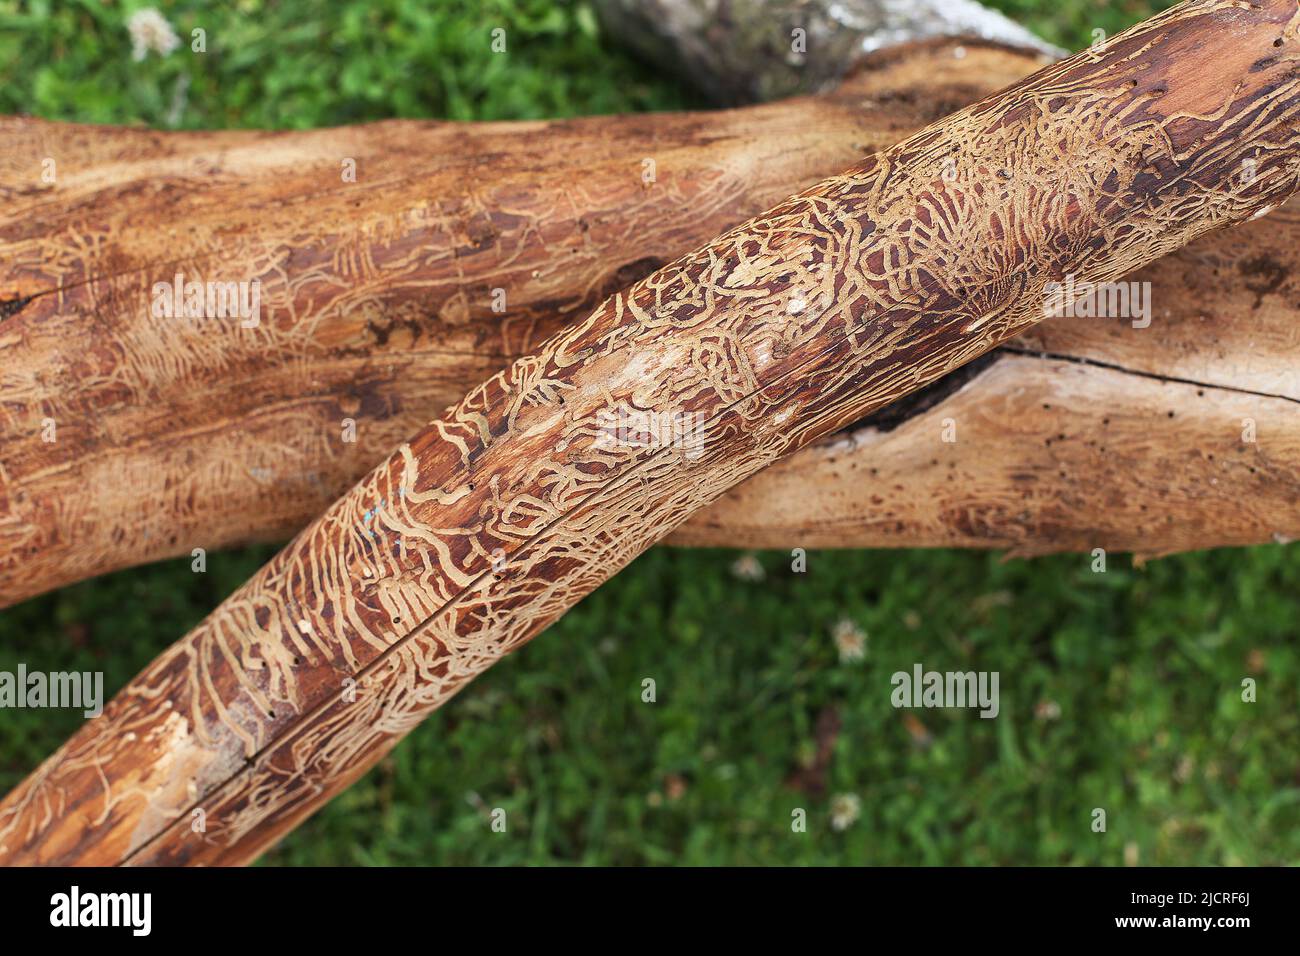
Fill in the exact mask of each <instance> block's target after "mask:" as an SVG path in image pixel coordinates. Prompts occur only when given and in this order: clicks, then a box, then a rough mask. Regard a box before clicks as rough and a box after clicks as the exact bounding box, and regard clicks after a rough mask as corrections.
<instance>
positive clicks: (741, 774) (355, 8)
mask: <svg viewBox="0 0 1300 956" xmlns="http://www.w3.org/2000/svg"><path fill="white" fill-rule="evenodd" d="M146 5H147V4H143V3H141V4H134V3H126V4H116V3H104V4H100V3H93V2H89V0H82V2H76V0H69V2H59V3H52V2H30V3H16V2H13V0H0V112H5V113H16V112H28V113H33V114H36V115H39V116H43V117H47V118H51V119H63V120H79V121H85V122H98V123H144V124H148V125H151V126H156V127H160V128H219V127H277V128H307V127H314V126H321V125H329V124H339V123H354V122H361V121H365V120H373V119H381V118H385V117H392V116H402V117H445V118H454V119H518V118H533V117H548V116H570V115H576V114H583V113H610V112H620V111H636V110H647V109H677V108H687V107H697V106H699V105H701V101H700V100H699V99H698V97H697V96H696V95H695V94H693V93H692V92H691V91H690V90H688V89H686V88H684V87H683V86H681V85H680V84H679V83H678V82H677V81H676V80H675V79H674V78H673V77H671V76H664V75H660V74H657V73H656V72H655V71H654V69H653V68H651V67H649V66H646V65H643V64H641V63H638V62H636V61H635V60H633V59H631V58H630V57H629V56H628V55H627V54H625V53H623V52H621V51H620V50H619V49H617V48H614V47H612V46H611V45H610V44H608V43H607V42H605V41H603V40H602V37H601V35H600V31H599V27H598V25H597V21H596V18H595V17H594V16H593V14H592V11H591V9H590V8H589V7H588V6H587V5H586V4H585V3H580V2H579V3H562V4H553V3H549V2H544V0H454V2H453V0H425V2H417V0H360V2H352V0H348V2H342V0H339V2H330V3H312V2H307V0H283V2H261V0H236V2H233V3H228V4H210V3H200V2H197V0H195V2H178V3H171V2H159V3H156V4H155V5H156V6H157V7H158V8H159V9H161V11H162V12H163V14H164V15H165V16H166V17H167V19H168V20H169V21H170V22H171V24H172V25H173V27H174V28H175V29H176V32H177V33H178V35H180V37H181V38H182V40H183V41H184V40H185V39H186V38H187V37H188V36H189V31H190V30H191V29H193V28H194V27H203V28H204V29H205V30H206V31H207V37H208V52H207V54H206V55H205V56H191V55H188V53H187V52H177V53H174V54H172V55H170V56H167V57H159V56H157V55H150V56H149V57H148V58H146V59H145V60H144V61H143V62H138V63H137V62H134V61H133V60H132V57H131V44H130V41H129V38H128V35H127V31H126V27H125V23H126V19H127V17H128V16H129V14H130V13H131V12H132V11H133V10H135V9H138V8H139V7H142V6H146ZM992 5H993V6H996V7H998V8H1000V9H1002V10H1003V11H1004V12H1006V13H1008V14H1010V15H1011V16H1013V17H1015V18H1016V19H1018V20H1020V22H1022V23H1024V24H1026V25H1027V26H1029V27H1031V28H1033V29H1035V30H1036V31H1038V32H1039V33H1040V34H1041V35H1042V36H1044V37H1045V38H1047V39H1049V40H1052V41H1054V42H1056V43H1059V44H1061V45H1062V46H1066V47H1069V48H1079V47H1082V46H1084V45H1086V44H1087V43H1088V42H1089V41H1090V40H1091V38H1092V31H1093V30H1094V29H1097V28H1100V29H1103V30H1105V31H1106V32H1107V33H1108V34H1110V33H1114V32H1117V31H1118V30H1121V29H1123V28H1124V27H1126V26H1128V25H1130V24H1132V23H1133V22H1136V21H1137V20H1139V19H1141V18H1143V17H1144V16H1147V15H1149V14H1150V13H1152V12H1154V10H1156V9H1159V8H1161V7H1163V6H1167V5H1168V4H1163V3H1149V2H1146V0H1106V2H1100V0H994V2H993V3H992ZM494 26H504V27H506V28H507V30H508V31H509V43H510V53H509V55H508V56H507V57H498V56H489V55H485V51H486V50H487V42H486V39H485V37H486V34H487V31H489V30H490V29H491V28H492V27H494ZM185 50H187V44H186V45H185V46H183V47H182V51H185ZM2 453H3V449H0V455H2ZM271 553H272V550H271V549H269V548H248V549H243V550H239V551H232V552H226V553H222V554H218V555H211V556H209V562H208V573H207V574H204V575H196V574H193V573H191V572H190V570H189V561H188V559H184V560H177V561H173V562H166V563H163V564H159V565H155V566H152V567H148V568H143V569H138V570H133V571H128V572H123V573H120V574H116V575H112V576H110V577H107V578H103V579H100V580H95V581H89V582H85V583H83V584H80V585H77V586H75V587H71V588H67V589H65V590H63V591H60V592H59V593H57V594H51V595H47V596H45V597H42V598H39V599H36V600H32V601H28V602H26V603H24V604H22V605H19V606H18V607H16V608H12V609H9V610H7V611H0V669H3V670H14V669H15V668H16V667H17V664H18V663H19V662H20V661H21V662H25V663H26V664H27V665H28V667H30V668H34V669H35V668H39V669H42V670H71V669H78V670H87V669H94V670H103V671H104V672H105V685H106V689H107V690H108V691H109V692H112V691H113V690H115V689H116V688H117V687H119V686H121V685H122V684H123V683H124V682H125V681H127V680H128V679H129V678H130V677H131V676H133V675H134V674H135V673H136V672H137V671H138V670H139V669H140V668H141V667H142V666H143V665H144V664H145V663H146V662H147V661H148V660H150V659H151V658H152V657H153V656H154V655H155V654H156V653H157V652H158V651H160V650H161V649H162V648H163V647H165V646H166V645H167V644H168V643H170V642H172V641H174V640H175V639H176V638H178V637H180V636H181V635H182V634H183V633H184V632H185V631H186V630H188V629H189V628H190V627H192V626H193V625H194V624H196V623H197V622H198V621H199V620H200V619H201V618H202V617H203V616H204V615H206V614H207V613H208V612H209V611H210V610H211V609H212V608H213V607H215V606H216V604H217V603H219V602H220V601H221V600H222V599H223V598H224V597H225V596H226V595H227V594H228V593H230V591H232V590H233V589H234V588H235V587H236V586H237V585H238V584H240V583H242V582H243V580H244V579H245V578H247V577H248V576H250V575H251V574H252V573H253V572H255V571H256V570H257V568H258V567H259V566H260V565H261V564H262V563H263V562H264V561H265V560H266V559H267V558H268V557H269V556H270V554H271ZM1089 564H1090V560H1089V559H1088V558H1086V557H1083V556H1065V557H1057V558H1051V559H1040V560H1034V561H1020V560H1016V561H1003V560H1001V559H1000V557H999V556H998V555H987V554H976V553H962V552H954V551H904V552H880V551H873V552H830V551H824V552H813V553H812V554H810V555H809V559H808V570H807V573H803V574H796V573H792V571H791V568H790V557H789V555H786V554H783V553H763V554H758V555H738V554H736V553H734V552H726V551H692V552H687V551H675V550H666V549H656V550H654V551H652V552H650V553H648V554H647V555H645V556H644V557H642V558H641V559H640V560H638V561H637V562H636V563H635V564H634V565H633V566H632V567H631V568H629V569H628V570H627V571H626V572H625V573H623V574H620V575H618V577H617V578H616V579H615V580H613V581H612V582H610V583H609V584H607V585H606V586H605V587H603V588H601V589H600V590H599V591H598V592H597V593H596V594H594V595H592V596H591V597H589V598H588V599H587V600H585V601H584V602H583V603H582V604H581V605H580V606H579V607H578V608H577V609H576V610H574V611H573V612H572V613H570V614H569V615H568V616H566V617H565V618H564V619H562V620H561V621H560V622H559V624H557V625H556V626H555V627H554V628H552V629H551V630H550V631H548V632H546V633H545V634H544V635H543V636H542V637H541V638H540V639H539V640H538V641H536V642H534V643H533V644H531V645H529V646H528V647H527V648H525V649H524V650H523V651H521V652H520V653H518V654H516V655H514V656H512V657H511V658H508V659H507V660H506V661H505V662H503V663H502V664H501V665H499V666H497V667H495V668H493V669H492V670H491V671H489V672H488V673H487V675H486V676H484V677H483V678H481V679H479V680H478V681H476V682H475V683H474V684H473V685H471V686H470V688H469V689H468V690H466V691H465V692H464V693H463V694H462V695H461V696H460V697H459V698H457V699H456V700H455V701H454V702H453V703H452V704H450V705H449V706H448V707H446V708H445V709H444V710H442V711H440V712H439V713H437V714H436V715H435V716H434V717H433V718H432V719H430V720H429V721H428V722H427V723H425V724H424V725H423V726H422V727H421V728H419V730H417V731H416V732H415V733H414V734H412V735H411V736H410V738H409V739H408V740H406V742H405V743H403V744H402V745H401V746H400V747H399V748H398V749H397V751H395V753H394V754H393V755H392V756H390V757H389V758H388V759H386V760H385V761H384V762H383V763H382V764H381V765H380V766H379V767H377V768H376V769H375V770H374V771H372V772H371V773H370V774H369V775H368V776H366V777H365V778H364V779H363V780H362V781H361V782H360V783H359V784H358V785H356V786H354V787H353V788H351V789H350V790H348V791H347V792H346V793H345V794H344V795H343V796H342V797H340V798H339V799H337V800H335V801H334V802H333V803H332V804H330V805H329V806H328V807H327V808H326V809H324V810H323V811H322V812H321V813H319V814H318V815H317V816H316V817H315V818H313V819H312V820H310V821H309V822H308V823H307V824H305V825H304V826H303V827H301V828H300V829H299V830H298V831H297V832H295V833H294V834H293V835H291V836H290V837H289V838H288V839H287V840H286V841H285V842H284V843H283V844H282V845H281V846H280V847H279V848H278V849H277V850H275V851H274V852H273V853H271V854H270V855H268V857H267V858H266V860H265V861H264V862H265V863H268V864H394V863H402V864H419V863H431V862H432V863H453V864H454V863H461V864H465V863H491V864H506V863H555V862H563V863H605V864H630V863H673V862H678V863H688V864H770V863H799V864H835V863H879V864H916V863H921V864H991V863H1022V864H1057V863H1060V864H1076V863H1088V864H1134V863H1142V864H1255V863H1295V862H1297V861H1300V750H1298V749H1297V741H1300V734H1298V733H1297V729H1298V725H1300V716H1298V715H1300V706H1297V705H1298V704H1300V700H1298V697H1300V649H1298V648H1297V644H1296V640H1295V636H1296V629H1297V625H1298V622H1300V613H1298V612H1300V551H1297V550H1296V548H1294V547H1291V548H1286V547H1283V546H1269V547H1260V548H1255V549H1250V550H1230V551H1229V550H1225V551H1217V552H1209V553H1202V554H1196V555H1190V556H1182V557H1177V558H1172V559H1165V560H1160V561H1156V562H1152V563H1149V564H1147V565H1145V566H1143V567H1135V566H1133V565H1132V564H1131V563H1130V562H1129V561H1128V560H1127V559H1126V558H1125V559H1121V558H1118V557H1115V556H1112V558H1111V561H1110V569H1109V570H1108V572H1107V573H1105V574H1094V573H1092V571H1091V570H1090V567H1089ZM837 637H838V640H837ZM855 647H859V648H860V650H861V655H860V656H858V655H857V654H854V653H851V652H852V651H853V649H854V648H855ZM846 651H848V652H849V653H846ZM917 661H920V662H923V663H924V665H925V666H926V667H927V668H930V669H937V670H958V669H960V670H969V669H975V670H995V671H998V672H999V673H1000V675H1001V697H1002V711H1001V715H1000V716H999V717H998V718H997V719H996V720H981V719H979V718H978V717H976V715H975V714H974V713H973V712H969V711H961V712H954V711H934V710H931V711H925V710H918V711H900V710H895V709H893V708H892V707H891V706H890V703H889V690H890V683H889V679H890V675H891V674H892V673H893V672H894V671H896V670H910V669H911V666H912V664H913V663H914V662H917ZM1247 676H1250V677H1253V678H1255V679H1256V680H1257V681H1258V683H1259V692H1258V694H1259V698H1258V702H1257V703H1254V704H1247V703H1243V702H1242V701H1241V698H1240V682H1241V680H1242V678H1243V677H1247ZM646 677H652V678H654V680H655V681H656V684H657V693H658V699H657V702H656V703H653V704H647V703H642V702H641V696H640V695H641V686H642V684H641V682H642V680H643V679H644V678H646ZM78 722H79V717H78V715H77V714H76V713H74V712H59V711H44V712H39V713H35V712H32V711H8V712H5V713H2V714H0V788H4V789H7V788H8V787H10V786H12V785H13V784H14V783H16V782H17V781H18V780H20V779H21V778H22V776H23V775H25V774H26V773H27V772H29V771H30V770H31V769H32V768H33V767H34V766H35V765H36V764H37V763H38V762H39V761H40V760H41V759H42V758H43V757H45V756H46V755H47V754H48V753H50V752H51V751H52V750H54V749H55V748H56V747H57V746H58V744H59V743H60V742H61V741H62V740H63V738H64V737H66V736H67V735H68V734H70V733H71V732H73V731H74V730H75V729H76V726H77V724H78ZM494 807H503V808H505V809H506V811H507V814H508V821H509V825H508V829H507V832H506V833H505V834H499V833H493V832H491V830H490V829H489V827H488V824H487V815H488V813H489V812H490V810H491V809H492V808H494ZM799 807H801V808H804V809H805V810H806V811H807V815H808V829H807V832H806V833H803V834H795V833H792V832H791V826H790V822H791V812H792V810H793V809H795V808H799ZM1094 807H1103V808H1105V809H1106V811H1107V815H1108V820H1107V823H1108V829H1107V832H1106V833H1105V834H1096V833H1093V832H1092V830H1091V827H1090V824H1091V821H1092V816H1091V813H1092V810H1093V808H1094Z"/></svg>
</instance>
